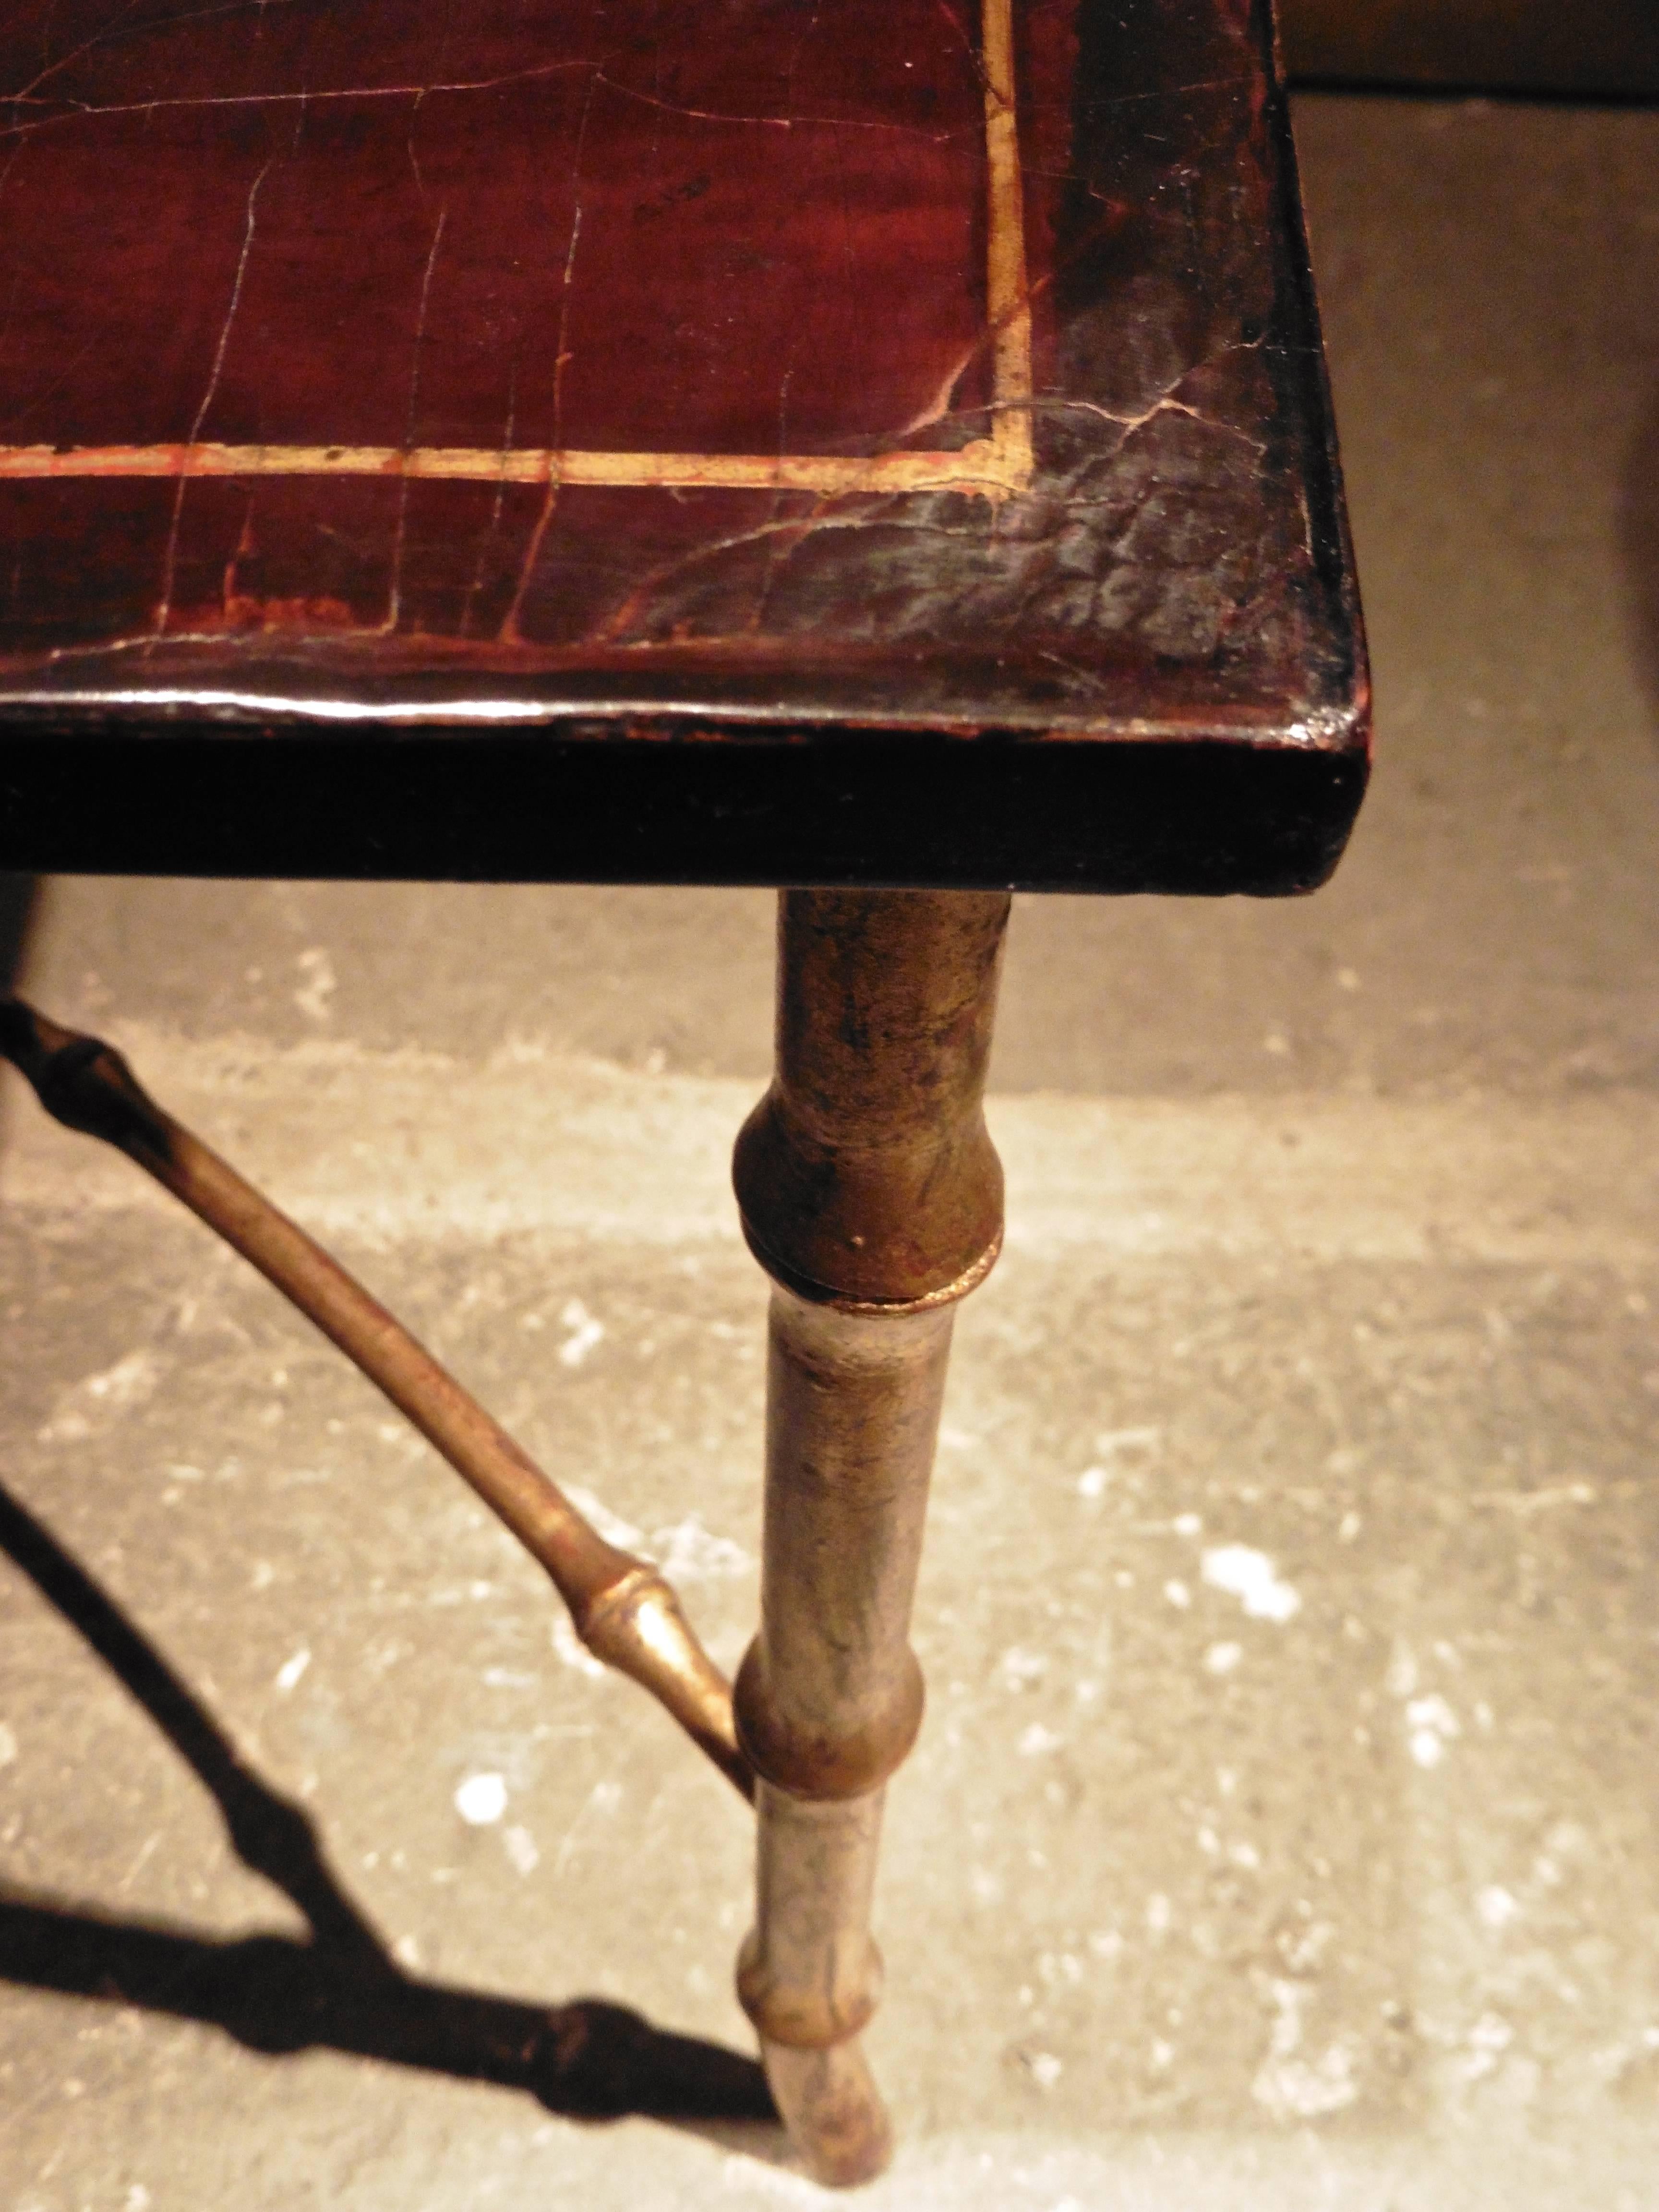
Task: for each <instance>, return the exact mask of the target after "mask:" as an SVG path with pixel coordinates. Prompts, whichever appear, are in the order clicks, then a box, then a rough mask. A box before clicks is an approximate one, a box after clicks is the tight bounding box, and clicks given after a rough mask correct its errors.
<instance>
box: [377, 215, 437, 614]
mask: <svg viewBox="0 0 1659 2212" xmlns="http://www.w3.org/2000/svg"><path fill="white" fill-rule="evenodd" d="M448 221H449V208H448V205H447V203H446V204H445V205H444V206H442V207H441V208H440V209H439V210H438V220H437V223H436V225H435V228H434V229H433V233H432V246H431V249H430V251H429V252H428V254H427V257H426V273H425V275H424V276H422V279H421V304H420V307H418V309H417V310H416V316H415V350H414V357H413V359H412V360H411V361H410V366H409V413H408V416H407V418H406V421H405V425H404V452H405V453H407V452H410V450H412V448H413V447H414V444H415V421H416V408H417V407H418V405H419V404H420V397H421V354H422V349H423V348H424V346H425V344H426V316H427V306H428V301H430V299H431V297H432V272H433V270H435V269H436V267H437V265H438V249H439V247H440V246H441V245H442V244H443V236H444V225H445V224H446V223H447V222H448ZM409 486H410V478H409V477H408V475H407V474H404V476H402V477H399V479H398V527H397V530H396V532H395V533H394V535H393V538H392V579H391V584H390V587H389V588H388V590H387V592H386V620H385V622H384V623H382V625H381V629H382V632H383V634H384V635H386V636H388V637H389V636H390V635H392V631H393V630H395V629H397V627H398V614H399V612H400V611H401V604H402V599H403V578H404V535H405V532H406V531H407V529H408V526H409Z"/></svg>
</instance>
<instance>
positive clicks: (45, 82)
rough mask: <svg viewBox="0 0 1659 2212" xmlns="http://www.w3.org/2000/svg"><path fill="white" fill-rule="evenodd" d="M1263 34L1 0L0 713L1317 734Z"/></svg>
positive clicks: (1290, 235)
mask: <svg viewBox="0 0 1659 2212" xmlns="http://www.w3.org/2000/svg"><path fill="white" fill-rule="evenodd" d="M1269 38H1270V33H1269V27H1268V25H1267V21H1266V20H1265V10H1264V8H1263V6H1262V5H1261V0H513V4H508V0H477V4H469V5H465V6H462V5H459V4H456V0H401V4H396V5H392V4H384V0H383V3H382V4H362V0H354V4H352V5H350V6H342V5H340V4H338V0H250V4H246V5H244V4H239V0H228V4H224V5H221V6H216V7H214V6H209V7H204V6H197V5H184V4H179V0H125V4H123V0H19V4H15V5H14V6H13V7H12V8H11V9H9V12H8V13H7V15H6V16H5V19H4V24H3V28H0V717H4V718H5V726H6V727H8V728H9V731H10V732H11V740H16V739H18V738H25V737H26V738H30V739H31V740H33V738H37V737H38V736H39V735H40V732H41V731H42V730H43V729H45V728H46V727H48V726H51V727H60V728H63V729H65V730H73V729H76V728H83V727H84V726H86V724H87V720H88V717H92V718H94V719H95V720H97V722H98V724H99V726H100V727H105V728H108V727H117V728H119V727H127V726H131V727H135V728H136V727H138V726H144V727H146V728H150V729H152V730H153V729H154V727H155V726H158V718H171V720H170V721H169V722H168V725H167V726H172V727H176V726H177V723H178V720H179V716H180V714H183V715H185V718H186V719H188V717H189V715H190V714H191V713H192V712H194V713H196V714H197V717H198V719H199V717H200V715H201V714H205V713H207V712H209V711H211V712H212V713H214V714H218V715H229V716H230V717H232V718H233V720H234V719H235V718H236V717H238V716H240V717H241V718H242V720H244V722H246V721H247V720H248V719H249V718H254V719H256V720H257V718H258V717H260V716H264V717H265V718H267V720H268V719H269V718H270V716H271V715H273V714H276V715H284V714H286V715H289V716H293V715H296V714H297V715H298V716H299V717H300V718H301V720H304V719H305V718H306V717H307V716H310V717H311V718H312V720H313V722H314V720H315V717H316V714H317V713H318V710H319V708H320V709H325V710H326V712H327V713H328V714H330V715H331V716H332V717H333V718H334V719H335V720H342V719H343V720H350V719H351V718H352V717H353V716H354V715H356V716H358V717H359V718H362V717H364V716H370V715H373V716H378V717H380V718H382V720H385V719H386V718H390V719H391V720H393V721H395V720H397V719H398V717H399V716H400V715H401V716H404V718H405V719H406V720H412V719H418V718H419V717H421V716H425V717H427V718H428V720H429V719H430V718H431V717H433V716H434V715H436V716H439V717H441V716H443V715H445V714H447V715H449V716H450V717H451V718H452V719H453V718H454V717H455V716H458V715H459V716H462V717H470V718H471V720H472V722H473V724H474V725H475V726H476V725H477V722H478V721H479V720H485V721H489V720H494V721H495V723H497V724H500V723H501V722H502V721H512V720H514V719H515V718H516V719H517V720H520V721H528V722H530V723H532V724H536V725H538V726H542V725H551V726H563V727H565V728H566V730H567V731H568V730H569V729H570V728H573V727H574V726H575V721H576V719H577V718H580V721H581V727H582V729H583V731H584V732H585V734H586V735H588V736H592V735H593V734H595V733H596V732H602V731H603V729H604V728H605V726H611V727H612V728H613V729H615V730H616V731H617V732H618V734H621V733H622V732H623V726H624V724H626V726H627V727H628V728H629V729H632V730H633V732H634V733H635V735H636V736H637V734H638V731H639V726H640V725H639V717H640V716H641V715H645V716H647V717H649V716H651V715H653V714H655V715H656V716H657V718H658V725H657V726H658V732H659V733H664V732H666V733H668V734H674V733H677V732H678V733H681V734H684V733H688V732H693V733H696V734H698V735H702V736H708V735H709V734H711V733H718V732H720V730H722V729H725V730H726V731H728V732H731V731H734V730H738V729H744V728H746V729H749V730H750V731H752V730H753V729H754V728H755V727H756V726H775V727H777V728H779V729H780V730H782V729H785V728H787V729H789V730H792V731H793V732H797V733H799V732H801V731H802V730H805V729H817V730H819V731H822V732H826V733H829V732H834V731H836V729H840V730H842V731H845V730H846V729H848V728H849V727H852V728H863V729H866V730H867V729H872V728H873V729H877V730H880V729H889V730H896V731H908V732H912V733H914V732H927V731H932V732H951V733H953V734H955V735H957V736H960V735H963V734H970V733H972V732H983V731H994V732H1003V733H1005V734H1006V733H1014V734H1016V735H1021V734H1023V735H1024V737H1025V738H1040V737H1045V736H1047V735H1048V734H1049V733H1055V734H1058V735H1060V736H1083V737H1091V736H1093V737H1106V738H1139V739H1140V740H1142V741H1146V740H1147V739H1149V738H1150V739H1158V738H1182V739H1189V738H1200V739H1202V738H1211V739H1212V740H1218V741H1225V742H1227V743H1231V744H1239V743H1243V744H1250V745H1255V746H1257V747H1261V748H1270V747H1278V748H1281V749H1282V748H1285V747H1291V748H1300V749H1302V750H1311V751H1312V752H1314V753H1316V754H1320V755H1323V756H1325V757H1328V758H1336V757H1345V758H1347V759H1348V760H1350V761H1351V762H1352V760H1354V759H1355V758H1357V757H1358V754H1359V753H1360V752H1362V751H1363V744H1364V731H1363V713H1364V709H1363V694H1364V678H1363V659H1362V654H1361V650H1360V647H1359V645H1358V623H1357V615H1356V611H1355V607H1354V605H1353V599H1352V580H1351V577H1350V575H1349V573H1348V570H1347V568H1346V545H1345V540H1344V536H1343V530H1342V525H1341V520H1340V494H1339V492H1338V490H1337V488H1336V483H1335V478H1334V459H1333V453H1332V447H1331V438H1330V428H1329V421H1328V410H1327V407H1326V403H1325V398H1324V392H1323V386H1322V374H1321V368H1320V362H1319V355H1318V336H1317V326H1316V319H1315V316H1314V312H1313V307H1312V299H1311V291H1310V286H1309V283H1308V279H1307V274H1306V265H1305V254H1304V249H1303V246H1302V243H1301V237H1300V227H1299V217H1298V215H1297V208H1296V199H1295V186H1294V179H1293V176H1291V173H1290V171H1289V163H1290V155H1289V140H1288V134H1287V131H1285V124H1284V116H1283V104H1282V100H1281V99H1280V97H1279V94H1278V93H1277V91H1276V89H1275V88H1274V86H1273V82H1272V76H1271V71H1270V67H1269V64H1268V61H1267V53H1268V46H1269ZM42 717H45V718H46V719H45V720H44V721H43V720H42ZM664 717H666V718H668V719H667V720H664V719H663V718H664ZM607 718H609V724H608V725H607ZM11 740H8V742H11ZM26 781H27V779H26ZM15 788H16V789H18V790H21V789H22V787H21V786H17V787H15ZM1333 790H1334V787H1333ZM1357 798H1358V782H1357V781H1355V780H1354V778H1353V777H1352V776H1350V777H1349V778H1348V780H1347V781H1346V783H1344V784H1343V786H1342V789H1341V792H1340V794H1339V795H1338V796H1337V797H1335V798H1333V799H1331V800H1330V802H1329V804H1328V805H1327V808H1326V811H1327V812H1328V814H1330V815H1331V818H1332V820H1334V819H1335V818H1336V816H1338V815H1342V816H1343V817H1344V819H1345V820H1346V816H1348V815H1351V814H1352V805H1353V804H1354V803H1356V802H1357ZM22 803H23V802H22V800H21V799H18V801H17V804H18V805H21V804H22ZM1333 810H1334V811H1333ZM1345 810H1346V813H1345ZM1326 842H1327V845H1329V843H1330V837H1329V836H1327V838H1326ZM1339 842H1340V840H1339ZM0 857H3V856H0ZM14 857H15V855H14ZM1305 872H1306V871H1305V870H1304V874H1305Z"/></svg>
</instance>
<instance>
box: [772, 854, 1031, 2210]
mask: <svg viewBox="0 0 1659 2212" xmlns="http://www.w3.org/2000/svg"><path fill="white" fill-rule="evenodd" d="M1007 908H1008V902H1007V899H1006V896H1001V895H994V894H985V895H981V894H978V893H972V894H964V893H955V894H951V893H940V894H934V893H919V892H803V891H796V892H788V893H786V894H785V895H784V898H783V902H782V907H781V921H780V964H779V1000H778V1005H779V1013H778V1073H777V1076H776V1079H775V1082H774V1085H773V1087H772V1089H771V1091H769V1093H768V1096H767V1097H766V1098H765V1100H763V1103H762V1104H761V1106H760V1107H759V1108H758V1109H757V1111H756V1113H755V1115H753V1116H751V1118H750V1122H749V1124H748V1126H747V1127H746V1128H745V1129H744V1133H743V1136H742V1137H741V1138H740V1139H739V1140H738V1158H737V1165H736V1180H737V1186H738V1197H739V1200H740V1201H741V1204H742V1207H743V1213H744V1227H745V1229H746V1231H747V1232H748V1234H749V1237H750V1243H751V1245H752V1246H753V1248H754V1249H755V1251H756V1253H757V1256H758V1257H759V1258H760V1260H761V1261H762V1262H763V1265H764V1266H765V1267H767V1268H768V1270H769V1273H771V1274H772V1276H773V1277H774V1279H775V1283H776V1284H777V1285H778V1287H777V1288H776V1290H775V1292H774V1296H773V1300H772V1310H771V1322H770V1368H769V1378H768V1411H767V1481H766V1524H765V1538H764V1545H763V1554H764V1556H763V1583H762V1592H761V1613H762V1623H761V1632H760V1635H759V1636H758V1638H757V1639H756V1642H755V1644H754V1645H753V1646H752V1647H751V1649H750V1652H749V1655H748V1657H747V1658H746V1659H745V1661H744V1666H743V1668H742V1671H741V1673H740V1674H739V1676H738V1685H737V1689H736V1693H735V1702H736V1710H737V1721H738V1731H739V1735H740V1737H741V1740H742V1742H743V1746H744V1750H745V1751H746V1752H747V1753H748V1755H749V1758H750V1761H751V1763H752V1764H753V1765H754V1767H755V1770H756V1772H757V1775H758V1776H759V1778H760V1780H759V1783H758V1785H757V1800H756V1802H757V1813H758V1815H759V1838H758V1871H757V1917H756V1925H755V1928H754V1930H753V1932H752V1933H751V1934H750V1936H749V1938H748V1940H747V1942H745V1944H744V1949H743V1953H742V1955H741V1957H740V1959H739V1961H738V1993H739V1995H740V1996H741V1998H742V2000H743V2002H744V2007H745V2008H746V2009H747V2011H748V2013H749V2015H750V2018H751V2019H752V2020H753V2021H754V2022H755V2024H756V2026H757V2028H758V2029H759V2031H760V2035H761V2046H762V2051H763V2057H764V2059H765V2063H766V2069H767V2074H768V2077H769V2080H770V2081H771V2084H772V2088H773V2093H774V2094H775V2097H776V2099H777V2101H778V2105H779V2106H780V2109H781V2111H782V2112H783V2115H784V2118H785V2119H786V2121H787V2123H788V2125H789V2128H790V2130H791V2132H792V2134H793V2136H794V2137H795V2139H796V2141H797V2142H798V2143H799V2146H800V2148H801V2149H802V2151H803V2152H804V2154H805V2157H806V2159H807V2160H808V2162H809V2164H810V2165H811V2168H812V2170H813V2172H815V2173H816V2174H817V2177H818V2179H821V2180H823V2181H828V2182H836V2183H851V2182H856V2181H862V2180H865V2179H868V2178H869V2177H870V2176H872V2174H874V2173H877V2172H879V2171H880V2169H881V2167H882V2166H884V2164H885V2162H886V2159H887V2156H888V2153H889V2149H890V2132H889V2128H888V2123H887V2117H886V2113H885V2111H884V2108H883V2106H882V2102H881V2100H880V2097H879V2095H878V2093H877V2091H876V2088H875V2086H874V2083H873V2082H872V2080H871V2077H870V2075H869V2071H868V2069H867V2068H866V2063H865V2060H864V2056H863V2052H862V2051H861V2049H860V2043H859V2032H860V2029H861V2028H862V2027H863V2026H864V2024H865V2022H866V2021H867V2020H868V2019H869V2017H870V2015H871V2014H872V2012H873V2010H874V2008H875V2005H876V2002H877V1997H878V1992H879V1986H880V1973H881V1966H880V1960H879V1956H878V1954H877V1951H876V1948H875V1946H874V1943H873V1942H872V1940H871V1936H870V1933H869V1922H870V1903H871V1894H872V1888H873V1885H874V1879H875V1869H876V1852H877V1846H878V1840H879V1837H880V1831H881V1814H882V1801H883V1794H884V1784H885V1782H886V1779H887V1777H888V1776H889V1775H890V1773H891V1772H892V1771H893V1770H894V1769H895V1768H896V1766H897V1765H899V1764H900V1762H901V1761H902V1759H903V1758H904V1757H905V1755H906V1753H908V1750H909V1748H910V1746H911V1744H912V1743H913V1742H914V1741H915V1735H916V1730H917V1729H918V1727H919V1726H920V1724H921V1705H922V1686H921V1670H920V1668H918V1666H917V1664H916V1661H915V1655H914V1654H913V1653H912V1651H911V1650H910V1648H909V1644H908V1641H907V1638H908V1626H909V1619H910V1607H911V1601H912V1596H913V1594H914V1591H915V1577H916V1569H917V1565H918V1563H919V1561H920V1558H921V1540H922V1524H923V1518H924V1515H925V1511H926V1506H927V1483H928V1478H929V1474H930V1472H931V1468H932V1465H933V1448H934V1443H935V1439H936V1437H937V1434H938V1428H939V1401H940V1398H941V1396H942V1394H943V1391H944V1387H945V1364H946V1360H947V1358H948V1356H949V1352H950V1343H951V1310H952V1307H953V1305H954V1303H955V1301H956V1299H957V1298H958V1297H961V1296H963V1293H964V1292H965V1291H968V1290H969V1289H971V1288H972V1287H973V1285H975V1283H977V1282H978V1281H980V1280H981V1279H982V1277H983V1276H984V1274H985V1273H986V1272H987V1269H988V1268H989V1267H990V1265H991V1262H992V1261H993V1260H994V1258H995V1256H996V1252H997V1249H998V1244H999V1242H1000V1233H1001V1196H1002V1188H1001V1175H1000V1169H999V1167H998V1165H997V1161H996V1156H995V1153H994V1152H993V1150H992V1148H991V1145H990V1140H989V1139H988V1137H987V1135H986V1132H985V1127H984V1120H983V1116H982V1114H981V1091H982V1088H983V1083H984V1073H985V1060H986V1054H987V1051H988V1048H989V1044H990V1033H991V1018H992V1012H993V1008H994V998H995V989H996V977H997V969H998V964H999V958H1000V947H1001V939H1002V932H1003V927H1004V925H1005V923H1006V917H1007Z"/></svg>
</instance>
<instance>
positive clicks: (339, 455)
mask: <svg viewBox="0 0 1659 2212" xmlns="http://www.w3.org/2000/svg"><path fill="white" fill-rule="evenodd" d="M6 477H11V478H20V477H21V478H40V477H173V478H175V479H176V478H178V477H416V478H419V479H424V480H427V481H431V482H445V481H447V482H450V483H528V484H599V485H611V486H617V487H621V488H628V487H640V486H647V485H659V486H664V487H671V488H676V489H680V488H684V489H702V488H708V489H735V490H740V491H812V492H883V491H933V490H945V489H949V488H951V486H962V487H963V488H966V489H981V490H985V491H987V492H991V491H994V492H1004V491H1011V490H1014V489H1018V481H1017V479H1016V478H1015V477H1013V476H1012V474H1011V472H1010V467H1009V461H1008V457H1007V454H1006V451H1005V449H1004V447H1003V444H1002V442H1001V441H999V440H998V439H997V438H995V437H990V438H978V439H975V441H973V443H972V444H970V445H967V446H963V447H960V448H959V449H958V450H957V452H955V453H872V454H869V455H867V456H865V457H862V458H858V457H848V456H844V455H840V454H833V453H823V454H817V453H799V454H797V453H785V454H777V453H772V454H766V453H574V452H573V453H561V452H557V451H556V450H553V449H551V448H549V447H533V446H509V447H471V446H415V447H402V446H225V445H211V444H203V445H190V444H182V445H170V446H68V447H56V446H0V478H6Z"/></svg>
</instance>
